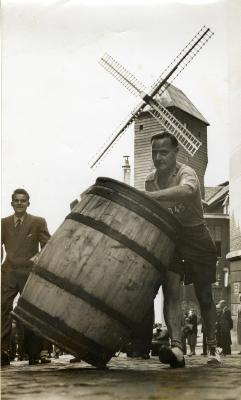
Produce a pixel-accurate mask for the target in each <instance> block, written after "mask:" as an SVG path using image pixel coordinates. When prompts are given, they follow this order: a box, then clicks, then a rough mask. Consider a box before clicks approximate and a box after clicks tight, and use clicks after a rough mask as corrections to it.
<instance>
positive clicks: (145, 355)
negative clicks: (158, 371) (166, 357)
mask: <svg viewBox="0 0 241 400" xmlns="http://www.w3.org/2000/svg"><path fill="white" fill-rule="evenodd" d="M141 358H142V359H143V360H150V358H151V357H150V355H149V354H148V353H146V354H142V355H141Z"/></svg>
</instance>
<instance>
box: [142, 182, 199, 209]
mask: <svg viewBox="0 0 241 400" xmlns="http://www.w3.org/2000/svg"><path fill="white" fill-rule="evenodd" d="M193 193H194V190H193V188H192V187H191V186H189V185H181V186H172V187H170V188H167V189H160V190H157V191H154V192H149V191H147V190H145V191H144V194H146V195H147V196H149V197H151V198H152V199H154V200H158V201H171V202H172V203H173V205H174V204H175V203H180V202H182V201H186V200H189V199H190V198H191V197H192V195H193Z"/></svg>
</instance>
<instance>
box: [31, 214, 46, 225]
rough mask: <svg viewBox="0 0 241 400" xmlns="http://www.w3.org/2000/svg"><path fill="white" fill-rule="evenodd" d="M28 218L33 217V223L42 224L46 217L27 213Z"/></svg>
mask: <svg viewBox="0 0 241 400" xmlns="http://www.w3.org/2000/svg"><path fill="white" fill-rule="evenodd" d="M27 218H29V219H31V221H32V222H33V223H38V224H42V223H43V222H45V218H43V217H39V216H37V215H32V214H27Z"/></svg>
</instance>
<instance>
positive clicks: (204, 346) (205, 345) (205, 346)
mask: <svg viewBox="0 0 241 400" xmlns="http://www.w3.org/2000/svg"><path fill="white" fill-rule="evenodd" d="M201 332H202V334H203V352H202V354H201V356H204V357H206V356H207V336H206V332H205V326H204V324H203V322H202V328H201Z"/></svg>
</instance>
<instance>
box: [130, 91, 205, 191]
mask: <svg viewBox="0 0 241 400" xmlns="http://www.w3.org/2000/svg"><path fill="white" fill-rule="evenodd" d="M160 102H161V104H162V105H163V106H164V107H166V108H167V109H168V111H169V112H170V113H171V114H172V115H174V116H175V117H176V118H177V119H178V120H179V121H180V122H181V123H182V124H183V125H184V126H185V127H186V128H188V129H189V130H190V131H191V132H192V134H193V135H194V136H195V137H196V138H197V139H198V140H200V141H201V142H202V146H201V147H200V148H199V149H198V150H197V151H196V153H195V154H194V156H192V157H191V156H190V154H188V152H187V151H186V150H185V149H184V147H182V146H180V147H179V153H178V161H179V162H182V163H184V164H188V165H190V166H191V167H192V168H193V169H194V170H195V171H196V173H197V175H198V178H199V181H200V184H201V191H202V196H203V197H204V175H205V171H206V167H207V162H208V155H207V126H208V125H209V123H208V121H207V120H206V119H205V117H204V116H203V115H202V114H201V113H200V112H199V111H198V109H197V108H196V107H195V106H194V105H193V104H192V102H191V101H190V100H189V99H188V98H187V96H186V95H185V94H184V93H183V92H182V91H181V90H180V89H177V88H176V87H175V86H173V85H170V86H169V87H168V88H167V90H166V91H165V92H164V93H163V94H162V96H161V98H160ZM162 130H164V129H163V128H162V127H161V126H160V124H159V123H158V122H157V121H156V120H155V118H154V117H152V116H151V115H150V113H149V112H148V106H147V107H146V108H145V109H144V110H143V112H142V113H141V114H139V116H138V118H137V119H136V120H135V137H134V186H135V187H136V188H137V189H140V190H142V189H143V188H144V183H145V178H146V176H147V175H148V174H149V173H150V171H151V170H152V169H153V168H154V167H153V163H152V157H151V137H152V136H153V135H155V134H157V133H159V132H161V131H162Z"/></svg>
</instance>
